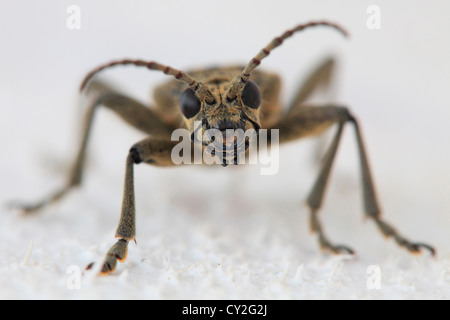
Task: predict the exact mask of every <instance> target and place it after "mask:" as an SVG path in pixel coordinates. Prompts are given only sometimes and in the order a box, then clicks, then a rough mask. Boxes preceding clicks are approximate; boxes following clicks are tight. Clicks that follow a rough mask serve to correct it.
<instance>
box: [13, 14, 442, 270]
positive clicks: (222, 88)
mask: <svg viewBox="0 0 450 320" xmlns="http://www.w3.org/2000/svg"><path fill="white" fill-rule="evenodd" d="M315 26H328V27H332V28H334V29H335V30H337V31H339V32H341V33H342V34H344V35H346V32H345V31H344V30H343V29H342V28H340V27H339V26H337V25H335V24H332V23H328V22H324V21H321V22H311V23H307V24H303V25H298V26H297V27H295V28H293V29H291V30H288V31H286V32H285V33H283V34H282V35H281V36H280V37H276V38H274V40H272V41H271V42H270V43H269V44H268V45H267V46H266V47H265V48H263V49H262V50H261V51H260V52H259V53H258V54H257V55H256V56H255V57H254V58H253V59H251V60H250V62H249V63H248V64H247V65H246V66H225V67H214V68H207V69H202V70H193V71H191V72H188V73H185V72H183V71H180V70H177V69H174V68H171V67H168V66H165V65H162V64H159V63H157V62H154V61H150V62H147V61H143V60H131V59H124V60H118V61H113V62H111V63H108V64H105V65H103V66H100V67H98V68H96V69H94V70H93V71H92V72H90V73H89V74H88V75H87V77H86V78H85V80H84V81H83V83H82V86H81V88H82V89H86V90H85V93H86V95H87V96H88V97H89V101H90V104H89V109H88V112H87V115H86V120H85V128H84V135H83V138H82V142H81V146H80V148H79V152H78V155H77V158H76V160H75V163H74V166H73V168H72V170H71V172H70V174H69V179H68V182H67V184H66V185H65V186H64V187H63V188H61V189H60V190H58V191H57V192H55V193H54V194H53V195H51V196H50V197H48V198H46V199H45V200H44V201H42V202H39V203H37V204H35V205H32V206H21V208H22V209H23V210H24V211H25V212H33V211H36V210H37V209H40V208H42V207H43V206H45V205H46V204H48V203H50V202H53V201H56V200H58V199H61V198H62V197H63V196H64V195H65V194H66V193H67V192H68V191H70V190H71V189H72V188H74V187H76V186H78V185H80V184H81V181H82V172H83V168H84V159H85V153H86V146H87V141H88V137H89V133H90V128H91V126H92V120H93V117H94V114H95V111H96V110H97V107H98V106H104V107H106V108H108V109H110V110H112V111H114V112H115V113H116V114H117V115H119V116H120V117H121V118H122V119H123V120H125V121H126V122H127V123H128V124H130V125H131V126H133V127H135V128H137V129H139V130H141V131H143V132H145V133H147V134H148V137H147V138H146V139H144V140H142V141H139V142H138V143H136V144H134V145H133V146H132V147H131V149H130V151H129V154H128V156H127V158H126V169H125V181H124V193H123V201H122V208H121V215H120V221H119V225H118V227H117V230H116V237H117V238H118V239H119V240H118V241H117V243H116V244H115V245H113V246H112V247H111V249H110V250H109V251H108V252H107V254H106V257H105V260H104V264H103V266H102V270H101V273H103V274H107V273H110V272H113V271H114V270H115V268H116V264H117V261H124V260H125V258H126V256H127V245H128V242H129V241H130V240H135V236H136V223H135V199H134V173H133V168H134V165H136V164H139V163H147V164H150V165H156V166H166V167H168V166H174V165H175V164H174V163H173V161H172V159H171V151H172V149H173V148H174V146H175V145H176V144H177V143H178V142H177V141H171V133H172V132H173V131H174V130H175V129H179V128H185V129H187V130H189V133H190V135H191V138H192V140H193V141H194V140H195V139H198V140H199V141H201V142H202V143H203V147H204V146H205V145H207V144H210V143H214V144H218V146H219V147H220V146H221V144H220V143H223V146H225V142H226V141H227V140H226V137H225V135H224V136H223V139H224V140H223V141H219V142H217V141H216V140H215V139H213V138H212V137H206V138H205V136H201V135H200V134H199V133H198V131H196V129H195V128H194V122H195V121H199V122H200V123H201V125H202V128H203V129H205V130H207V129H211V128H212V129H217V130H219V131H220V132H225V130H227V129H245V130H249V129H254V130H255V131H256V132H258V131H259V130H260V129H269V130H271V129H277V130H279V142H280V143H284V142H288V141H293V140H297V139H300V138H304V137H307V136H315V135H319V134H321V133H322V132H324V131H325V130H327V129H329V128H330V127H331V126H336V128H337V130H336V133H335V136H334V139H333V141H332V142H331V145H330V147H329V149H328V151H327V153H326V154H325V157H324V159H323V163H322V168H321V170H320V172H319V175H318V178H317V180H316V182H315V184H314V186H313V188H312V190H311V192H310V194H309V196H308V197H307V201H306V203H307V205H308V207H309V208H310V212H311V215H310V225H311V229H312V230H313V231H314V232H316V233H317V235H318V238H319V243H320V245H321V247H322V248H323V249H326V250H329V251H331V252H334V253H339V252H342V251H343V252H347V253H353V250H352V249H350V248H349V247H347V246H342V245H334V244H332V243H331V242H330V241H329V240H328V238H327V237H326V236H325V233H324V231H323V229H322V226H321V224H320V222H319V217H318V210H319V209H320V207H321V205H322V201H323V197H324V191H325V189H326V186H327V182H328V178H329V176H330V171H331V167H332V164H333V161H334V158H335V155H336V152H337V148H338V145H339V142H340V139H341V135H342V131H343V127H344V125H345V124H347V123H351V124H352V125H353V128H354V130H355V134H356V138H357V145H358V152H359V159H360V168H361V173H362V188H363V200H364V211H365V213H366V215H367V216H368V217H370V218H371V219H373V220H374V222H375V223H376V224H377V226H378V227H379V229H380V231H381V232H382V233H383V234H384V235H385V236H389V237H393V238H394V239H395V241H396V242H397V243H398V244H399V245H400V246H403V247H405V248H406V249H408V250H409V251H411V252H419V251H420V250H421V249H422V248H425V249H428V250H429V251H431V253H432V254H434V249H433V248H432V247H431V246H429V245H427V244H424V243H414V242H410V241H409V240H407V239H406V238H405V237H403V236H402V235H401V234H400V233H398V232H397V231H396V229H394V228H393V227H392V226H390V225H389V224H388V223H386V222H385V221H384V220H382V219H381V210H380V207H379V204H378V199H377V196H376V192H375V188H374V184H373V179H372V176H371V173H370V168H369V163H368V159H367V154H366V151H365V146H364V143H363V139H362V135H361V130H360V128H359V126H358V123H357V121H356V119H355V117H354V116H353V115H352V114H351V113H350V111H349V110H348V108H347V107H345V106H341V105H334V104H328V105H323V106H313V105H308V104H307V103H306V102H307V99H308V97H309V96H310V95H311V93H312V92H313V91H314V90H315V89H317V88H319V87H323V86H326V85H327V84H328V82H329V80H330V77H331V74H332V71H333V66H334V60H333V59H328V60H326V61H324V62H323V63H322V64H320V65H319V67H318V68H317V69H315V70H313V72H312V73H311V74H310V75H309V76H308V77H307V78H306V81H305V83H304V84H303V86H302V87H301V88H300V89H299V90H298V92H297V94H296V95H295V97H294V99H293V102H292V104H291V105H290V106H288V107H287V108H284V107H282V106H281V105H280V103H279V100H280V97H279V94H280V88H281V81H280V77H279V76H278V75H276V74H274V73H268V72H264V71H261V70H256V71H254V69H255V68H256V67H257V66H258V65H259V64H260V63H261V60H262V59H264V58H266V57H267V56H268V55H269V54H270V53H271V51H272V50H273V49H275V48H276V47H278V46H280V45H281V44H282V43H283V41H284V40H285V39H286V38H288V37H291V36H292V35H293V34H294V33H295V32H298V31H301V30H304V29H305V28H309V27H315ZM116 65H135V66H139V67H145V68H148V69H150V70H156V71H159V72H163V73H165V74H167V75H170V76H173V77H174V78H175V79H173V80H170V81H168V82H166V83H164V84H162V85H160V86H158V87H156V88H155V90H154V101H155V105H154V106H150V107H148V106H146V105H144V104H142V103H140V102H138V101H136V100H134V99H132V98H130V97H128V96H127V95H125V94H123V93H121V92H119V90H117V89H115V88H113V87H111V86H108V85H106V84H104V83H103V82H100V81H97V80H93V81H90V80H91V78H92V77H93V76H94V75H95V74H96V73H98V72H100V71H102V70H103V69H106V68H109V67H113V66H116ZM270 138H271V136H270V135H269V139H270ZM269 142H270V141H269ZM235 143H236V142H235ZM237 145H238V144H237V143H236V146H237ZM227 164H228V162H226V163H225V160H224V163H222V165H227ZM235 164H237V163H236V162H235Z"/></svg>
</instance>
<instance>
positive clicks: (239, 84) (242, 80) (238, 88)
mask: <svg viewBox="0 0 450 320" xmlns="http://www.w3.org/2000/svg"><path fill="white" fill-rule="evenodd" d="M315 26H328V27H332V28H333V29H335V30H337V31H339V32H340V33H341V34H342V35H343V36H345V37H348V33H347V31H346V30H345V29H344V28H342V27H341V26H339V25H337V24H335V23H332V22H327V21H312V22H308V23H305V24H300V25H298V26H296V27H295V28H293V29H290V30H287V31H285V32H284V33H283V34H282V35H281V36H279V37H276V38H274V39H273V40H272V41H271V42H270V43H269V44H268V45H267V46H266V47H264V48H263V49H262V50H261V51H260V52H259V53H258V54H257V55H256V56H255V57H254V58H253V59H252V60H250V62H249V63H248V64H247V65H246V66H245V68H244V69H243V70H242V72H241V73H240V74H239V75H237V76H236V77H235V78H234V79H233V80H232V81H231V85H230V89H229V90H228V94H227V97H228V99H230V100H233V99H234V98H236V95H237V94H241V93H242V90H244V87H245V84H246V83H247V81H248V80H249V78H250V74H251V72H252V71H253V70H254V69H255V68H256V67H257V66H258V65H259V64H260V63H261V60H262V59H264V58H265V57H267V56H268V55H269V54H270V52H271V51H272V50H273V49H275V48H277V47H279V46H280V45H281V44H282V43H283V41H284V40H285V39H286V38H289V37H290V36H292V35H293V34H294V33H296V32H298V31H302V30H304V29H307V28H310V27H315Z"/></svg>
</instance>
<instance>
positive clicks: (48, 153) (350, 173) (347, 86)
mask: <svg viewBox="0 0 450 320" xmlns="http://www.w3.org/2000/svg"><path fill="white" fill-rule="evenodd" d="M133 3H134V4H133V5H129V4H128V5H126V4H125V3H123V4H121V2H115V1H108V2H105V3H103V4H102V2H101V1H98V2H95V4H93V3H91V2H88V1H74V2H65V1H58V2H55V1H47V2H39V3H37V2H33V1H28V2H26V5H24V4H21V5H20V6H19V5H16V4H13V3H10V4H8V8H7V10H1V12H0V21H2V27H1V28H0V30H1V31H0V33H1V38H2V39H4V40H2V41H4V43H5V44H6V45H5V46H4V47H3V48H2V50H1V53H0V70H2V74H1V76H0V88H1V91H0V145H1V150H2V151H1V153H0V177H1V182H0V202H1V203H2V204H6V203H7V202H8V201H10V200H16V199H25V200H33V199H39V197H41V196H43V195H46V194H47V192H49V191H51V190H53V189H54V188H56V187H57V186H59V184H60V183H61V182H62V181H63V178H64V172H65V169H66V168H67V166H69V164H70V161H71V159H72V156H73V154H74V153H75V145H76V141H77V137H78V133H79V129H78V127H79V126H78V124H79V123H80V120H81V114H82V111H83V109H82V108H81V107H78V106H77V104H76V97H77V92H76V89H77V87H78V84H79V82H80V80H81V78H82V76H83V75H84V74H85V73H86V72H87V71H88V70H89V69H90V68H92V67H94V66H96V65H97V64H99V63H102V62H105V61H108V60H111V59H113V58H121V57H125V56H126V57H139V58H147V59H154V60H157V61H160V62H162V63H166V64H171V65H173V66H174V67H178V68H185V67H189V66H192V65H194V66H196V65H201V64H203V63H206V64H211V63H218V62H221V61H224V62H227V63H231V62H239V61H247V60H248V59H250V58H251V55H253V54H255V53H256V52H257V51H258V50H259V49H260V48H261V47H262V46H263V45H265V44H266V43H267V42H268V41H269V40H270V39H271V38H272V37H274V36H276V35H277V34H279V33H281V32H282V31H284V29H286V28H289V27H292V26H293V25H295V24H297V23H299V22H304V21H308V20H312V19H319V18H321V19H322V18H326V19H329V20H333V21H337V22H340V23H341V24H343V25H344V26H346V27H347V29H349V31H350V34H351V35H352V37H351V39H350V40H349V41H345V40H342V38H340V37H339V36H336V35H335V34H333V33H332V32H329V31H328V32H325V31H310V32H309V33H308V34H304V35H299V36H297V37H296V38H295V39H291V40H289V42H286V43H285V45H284V47H283V48H279V49H277V51H276V52H273V54H271V56H270V58H267V60H265V61H264V64H265V66H267V67H268V68H271V69H276V70H280V72H281V73H282V75H283V78H284V79H285V89H284V90H283V94H284V95H283V97H284V96H288V97H289V95H292V94H293V90H294V89H295V85H296V83H298V81H299V80H301V79H302V78H301V75H302V70H309V69H310V68H312V66H313V63H316V62H318V61H319V60H320V57H321V56H324V55H326V54H327V53H328V52H330V51H333V52H337V53H338V54H337V55H338V56H339V60H340V67H339V71H340V76H338V78H337V79H338V83H339V86H338V90H337V93H336V94H335V97H334V99H335V100H337V101H341V102H343V103H345V104H346V105H349V106H350V107H351V109H352V110H353V111H354V113H355V114H356V115H357V116H358V117H359V119H360V120H361V124H362V128H363V130H364V136H365V140H366V142H367V147H368V151H369V156H370V161H371V163H372V165H373V172H374V176H375V181H376V183H377V190H378V193H379V196H380V200H381V203H382V207H383V210H384V216H385V218H386V220H388V221H389V222H392V223H393V224H394V225H396V226H397V227H398V228H399V230H401V231H402V232H403V233H404V234H406V235H407V236H408V237H410V238H412V239H415V240H417V241H424V242H428V243H431V244H433V245H434V246H435V247H436V248H437V251H438V255H437V257H436V258H431V257H430V256H429V255H428V254H424V255H419V256H411V255H409V254H408V253H407V252H405V251H404V250H402V249H399V248H397V247H396V245H395V244H394V243H393V241H392V240H385V239H384V238H383V237H382V236H381V235H380V234H379V232H378V230H377V229H376V227H375V226H374V225H373V223H372V222H371V221H370V220H367V219H365V218H364V215H363V213H362V204H361V190H360V181H359V169H358V167H357V161H356V159H357V155H356V150H355V143H354V141H355V140H354V137H353V136H352V134H353V132H352V130H351V129H350V127H349V128H346V130H345V132H344V139H343V145H342V146H341V147H340V150H339V156H338V158H337V162H336V164H335V167H334V169H333V174H332V180H331V184H330V186H329V188H328V190H327V197H326V202H325V205H324V208H323V211H322V213H321V218H322V221H323V224H324V228H325V230H326V231H327V233H328V234H329V236H330V238H331V239H333V240H334V241H335V242H339V243H345V244H347V245H349V246H351V247H353V248H354V249H355V250H356V251H357V252H358V254H357V256H356V257H349V256H329V255H326V254H323V253H321V252H320V250H319V248H318V245H317V242H316V239H315V237H314V236H313V235H311V234H310V233H309V230H308V212H307V210H306V208H305V207H304V206H303V201H304V199H305V197H306V195H307V193H308V191H309V188H310V187H311V185H312V183H313V180H314V178H315V174H316V172H317V166H316V165H314V161H313V160H314V157H313V156H312V154H313V153H314V150H315V146H316V142H315V141H313V140H307V141H303V142H299V143H293V144H290V145H288V146H286V147H284V148H282V149H281V153H280V169H279V172H278V173H277V174H276V175H273V176H261V175H260V174H259V168H258V167H256V166H249V167H245V168H233V167H227V168H222V167H220V168H217V170H215V169H208V168H207V169H202V168H197V167H194V166H191V167H186V168H177V169H157V168H153V167H149V166H142V165H141V166H137V167H136V169H135V175H136V203H137V222H138V225H137V243H136V244H135V243H130V245H129V254H128V259H127V261H126V262H125V263H123V264H120V265H119V266H118V269H117V272H116V274H114V275H113V276H109V277H96V276H94V275H93V274H92V273H89V272H88V273H86V272H84V267H85V266H86V265H87V264H89V263H90V262H92V261H96V260H98V259H100V258H101V257H102V256H103V255H104V254H105V252H106V251H107V250H108V248H109V247H110V246H111V245H112V244H113V243H114V241H115V240H114V238H113V235H114V231H115V228H116V225H117V222H118V218H119V210H120V202H121V196H122V180H123V169H124V166H125V157H126V152H127V150H128V148H129V146H130V145H131V144H133V143H134V142H136V141H138V140H139V139H141V138H142V135H141V134H140V133H138V132H136V131H134V130H132V129H128V128H127V127H126V126H125V125H123V124H122V123H121V122H120V121H119V120H118V119H117V118H116V117H115V116H114V115H112V114H110V113H108V112H106V111H105V112H103V111H101V112H100V113H99V115H98V117H97V118H96V123H95V128H94V131H93V136H92V141H91V143H90V146H89V151H90V152H89V158H88V169H87V173H86V181H85V185H84V186H83V188H81V189H79V190H76V191H75V192H73V193H72V194H70V195H69V196H68V197H67V198H66V199H65V201H63V202H61V203H59V204H57V205H55V206H52V207H50V208H48V209H47V210H44V211H43V212H41V213H40V214H38V215H35V216H30V217H23V216H21V215H20V214H18V213H17V212H14V211H9V210H7V209H6V208H5V206H3V207H2V208H1V209H0V219H1V220H0V221H1V222H0V299H232V298H235V299H448V298H449V297H450V246H449V241H448V230H449V227H450V215H449V209H450V202H449V196H448V194H449V193H450V183H449V181H450V170H449V166H448V164H449V163H450V157H449V151H448V147H447V146H448V141H449V138H450V134H449V133H450V131H449V129H448V119H450V117H449V116H450V111H449V110H450V108H448V101H450V99H449V98H450V96H449V93H448V90H447V89H448V76H447V75H448V74H449V72H450V70H449V64H448V62H447V57H448V56H449V54H450V52H449V51H450V45H449V40H448V37H445V31H446V30H448V29H449V22H448V19H447V18H446V17H445V12H448V9H450V8H449V6H448V4H447V3H446V2H445V1H438V2H436V4H435V5H434V6H433V7H431V6H427V5H426V3H425V2H421V1H417V2H414V4H411V3H409V2H406V1H398V2H396V4H395V5H394V4H391V3H389V2H387V1H378V6H379V7H380V10H381V11H380V12H381V29H380V30H369V29H367V27H366V19H367V17H368V14H367V12H366V9H367V7H368V6H369V5H370V4H373V3H372V2H371V3H369V2H367V3H365V2H360V1H358V2H356V1H345V5H344V4H342V2H341V4H339V5H337V4H335V3H334V2H331V1H319V3H317V4H314V5H312V4H311V3H306V2H300V3H298V4H297V2H296V4H295V5H292V4H290V2H289V1H286V2H285V1H281V2H280V1H277V2H276V4H274V3H272V2H264V1H258V2H251V1H249V2H248V3H247V2H246V3H245V4H244V3H241V2H240V3H239V6H236V3H234V2H233V1H231V2H230V5H227V7H226V8H224V7H222V6H219V4H218V3H217V4H216V3H215V2H206V1H190V2H189V5H187V4H186V3H187V2H181V1H180V2H177V1H165V2H164V4H163V3H161V2H153V1H136V2H133ZM71 4H76V5H78V6H79V7H80V9H81V17H82V20H81V29H80V30H68V29H67V28H66V24H65V22H66V19H67V17H68V15H67V13H66V8H67V7H68V6H69V5H71ZM256 4H257V5H258V7H259V8H260V9H259V10H258V14H254V13H253V14H248V12H250V9H252V6H254V5H256ZM105 5H107V6H108V8H107V9H106V8H105V7H104V6H105ZM37 6H38V7H39V8H37ZM193 8H196V9H195V10H194V9H193ZM37 9H39V10H37ZM36 12H45V14H42V15H37V14H36ZM253 12H254V10H253ZM166 18H167V19H166ZM183 18H189V19H188V21H189V23H188V24H189V28H187V27H186V24H185V23H184V22H183ZM244 18H245V19H244ZM268 21H270V23H268ZM417 21H420V23H416V22H417ZM230 43H232V45H230ZM237 48H239V50H237ZM297 65H298V67H297ZM261 67H262V66H261ZM103 76H104V77H105V78H108V77H109V78H111V79H113V80H114V81H115V82H116V83H120V84H123V86H124V87H125V88H126V90H129V92H130V93H131V94H133V95H134V96H137V97H138V98H140V99H141V100H146V101H148V99H149V98H148V87H149V86H152V85H154V84H156V83H157V82H158V81H160V80H165V78H164V76H163V75H158V74H149V73H148V72H145V71H142V70H140V71H136V70H133V69H126V70H116V71H110V72H108V74H106V75H103ZM283 100H284V101H286V100H288V99H283ZM81 273H83V274H82V275H81ZM377 279H379V282H377Z"/></svg>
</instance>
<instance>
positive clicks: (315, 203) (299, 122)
mask: <svg viewBox="0 0 450 320" xmlns="http://www.w3.org/2000/svg"><path fill="white" fill-rule="evenodd" d="M347 122H350V123H352V124H353V127H354V129H355V133H356V138H357V146H358V152H359V160H360V166H361V174H362V187H363V200H364V211H365V213H366V215H367V216H368V217H369V218H371V219H373V220H374V222H375V223H376V224H377V226H378V228H379V230H380V231H381V232H382V234H383V235H385V236H386V237H393V238H394V240H395V241H396V242H397V244H398V245H399V246H402V247H405V248H406V249H407V250H409V251H410V252H420V251H421V249H422V248H424V249H427V250H429V251H430V252H431V253H432V254H433V255H434V253H435V251H434V249H433V248H432V247H431V246H429V245H427V244H424V243H415V242H411V241H409V240H408V239H406V238H405V237H404V236H403V235H401V234H400V233H399V232H397V231H396V229H395V228H394V227H392V226H391V225H390V224H388V223H387V222H385V221H384V220H383V219H381V210H380V207H379V204H378V199H377V196H376V193H375V188H374V184H373V179H372V175H371V172H370V168H369V163H368V159H367V155H366V151H365V146H364V143H363V139H362V135H361V130H360V128H359V126H358V123H357V121H356V119H355V118H354V117H353V116H352V115H351V114H350V112H349V111H348V109H347V108H345V107H341V106H334V105H328V106H323V107H311V106H303V107H302V108H299V109H297V110H295V111H294V112H292V113H290V114H288V115H286V116H285V117H284V118H282V119H281V120H280V121H279V122H278V123H277V124H276V125H275V126H274V128H278V129H279V130H280V132H279V134H280V136H279V138H280V143H283V142H287V141H292V140H296V139H299V138H302V137H306V136H311V135H317V134H320V133H322V132H323V131H324V130H326V129H327V128H329V127H330V126H331V125H333V124H337V131H336V133H335V136H334V138H333V140H332V142H331V145H330V147H329V149H328V151H327V152H326V154H325V157H324V160H323V163H322V168H321V169H320V172H319V175H318V177H317V179H316V181H315V183H314V185H313V188H312V190H311V192H310V193H309V195H308V197H307V200H306V203H307V205H308V207H309V208H310V225H311V230H312V231H313V232H316V233H317V234H318V237H319V243H320V245H321V247H322V248H324V249H326V250H329V251H331V252H333V253H339V252H342V251H344V252H347V253H354V251H353V250H352V249H350V248H349V247H347V246H343V245H334V244H332V243H331V242H330V241H329V240H328V238H327V237H326V236H325V233H324V231H323V229H322V226H321V223H320V221H319V217H318V211H319V209H320V207H321V205H322V201H323V197H324V191H325V189H326V186H327V182H328V178H329V176H330V171H331V167H332V165H333V161H334V159H335V155H336V151H337V149H338V146H339V142H340V140H341V136H342V130H343V127H344V125H345V124H346V123H347Z"/></svg>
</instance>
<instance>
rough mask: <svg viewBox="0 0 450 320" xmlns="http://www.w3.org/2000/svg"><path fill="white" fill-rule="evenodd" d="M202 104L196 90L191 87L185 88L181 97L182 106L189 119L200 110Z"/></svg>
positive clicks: (182, 110)
mask: <svg viewBox="0 0 450 320" xmlns="http://www.w3.org/2000/svg"><path fill="white" fill-rule="evenodd" d="M200 106H201V103H200V100H198V98H197V96H196V95H195V93H194V91H193V90H191V89H189V88H188V89H186V90H184V92H183V93H182V94H181V97H180V108H181V112H182V113H183V114H184V116H185V117H186V118H188V119H189V118H192V117H193V116H195V115H196V114H197V113H198V112H199V111H200Z"/></svg>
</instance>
